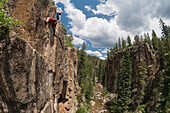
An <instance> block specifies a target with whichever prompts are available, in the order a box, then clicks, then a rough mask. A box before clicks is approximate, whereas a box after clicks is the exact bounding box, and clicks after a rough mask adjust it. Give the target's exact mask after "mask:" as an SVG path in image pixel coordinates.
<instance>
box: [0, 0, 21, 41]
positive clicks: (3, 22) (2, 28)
mask: <svg viewBox="0 0 170 113" xmlns="http://www.w3.org/2000/svg"><path fill="white" fill-rule="evenodd" d="M7 2H8V0H0V37H1V38H3V37H4V35H5V34H6V33H7V32H9V31H10V30H12V29H13V28H14V26H19V25H20V23H21V22H20V21H18V20H17V19H12V18H11V17H9V16H8V15H7V13H6V11H4V9H3V6H2V4H5V3H7Z"/></svg>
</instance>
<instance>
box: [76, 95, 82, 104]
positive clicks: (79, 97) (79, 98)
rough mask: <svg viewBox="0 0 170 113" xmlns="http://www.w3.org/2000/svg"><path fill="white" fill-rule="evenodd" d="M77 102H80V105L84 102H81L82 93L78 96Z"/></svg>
mask: <svg viewBox="0 0 170 113" xmlns="http://www.w3.org/2000/svg"><path fill="white" fill-rule="evenodd" d="M77 101H78V102H79V103H81V102H82V100H81V94H80V93H79V94H78V95H77Z"/></svg>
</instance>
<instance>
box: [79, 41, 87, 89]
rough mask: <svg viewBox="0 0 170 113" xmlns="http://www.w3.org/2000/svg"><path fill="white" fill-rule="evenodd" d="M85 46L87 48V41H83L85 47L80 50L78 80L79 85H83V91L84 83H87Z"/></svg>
mask: <svg viewBox="0 0 170 113" xmlns="http://www.w3.org/2000/svg"><path fill="white" fill-rule="evenodd" d="M85 48H86V43H85V42H84V43H83V47H82V49H81V50H80V59H79V62H78V82H79V85H80V86H81V87H82V91H83V90H84V87H85V86H84V85H85V83H84V82H85V79H86V71H85V69H86V52H85Z"/></svg>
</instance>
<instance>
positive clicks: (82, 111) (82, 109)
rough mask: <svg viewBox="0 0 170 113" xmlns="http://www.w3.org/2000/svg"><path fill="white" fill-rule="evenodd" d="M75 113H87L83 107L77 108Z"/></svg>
mask: <svg viewBox="0 0 170 113" xmlns="http://www.w3.org/2000/svg"><path fill="white" fill-rule="evenodd" d="M76 113H87V111H86V109H85V108H84V107H79V108H78V109H77V111H76Z"/></svg>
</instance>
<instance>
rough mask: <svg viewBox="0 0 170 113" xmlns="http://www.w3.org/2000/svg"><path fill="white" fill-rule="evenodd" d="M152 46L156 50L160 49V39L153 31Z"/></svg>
mask: <svg viewBox="0 0 170 113" xmlns="http://www.w3.org/2000/svg"><path fill="white" fill-rule="evenodd" d="M152 45H153V47H154V49H155V50H157V49H158V38H157V35H156V33H155V31H154V30H152Z"/></svg>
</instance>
